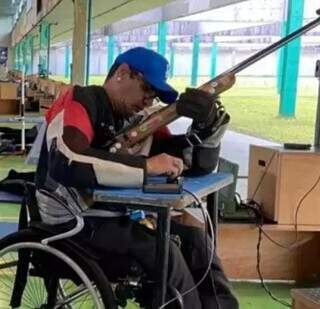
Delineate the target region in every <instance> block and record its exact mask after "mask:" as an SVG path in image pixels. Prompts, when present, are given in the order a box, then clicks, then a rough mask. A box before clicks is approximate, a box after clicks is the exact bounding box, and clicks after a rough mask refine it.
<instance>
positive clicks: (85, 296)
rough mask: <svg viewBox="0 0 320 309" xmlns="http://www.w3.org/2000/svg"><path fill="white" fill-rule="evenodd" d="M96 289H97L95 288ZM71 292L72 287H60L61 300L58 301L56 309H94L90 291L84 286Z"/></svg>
mask: <svg viewBox="0 0 320 309" xmlns="http://www.w3.org/2000/svg"><path fill="white" fill-rule="evenodd" d="M69 283H70V282H69ZM93 286H94V285H93ZM94 288H96V287H95V286H94ZM71 290H72V287H66V286H65V285H64V286H63V287H62V286H60V288H59V293H60V297H61V299H60V300H58V301H57V304H56V306H55V309H61V308H66V309H69V308H72V309H80V308H83V306H84V308H85V309H87V308H88V309H89V308H94V307H93V306H94V304H92V302H91V300H90V295H89V293H88V289H87V288H86V287H85V286H84V285H83V284H82V285H80V286H78V287H76V289H74V290H72V291H71ZM71 303H72V305H71Z"/></svg>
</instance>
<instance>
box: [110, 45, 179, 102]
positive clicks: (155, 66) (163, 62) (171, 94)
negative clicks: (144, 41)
mask: <svg viewBox="0 0 320 309" xmlns="http://www.w3.org/2000/svg"><path fill="white" fill-rule="evenodd" d="M115 63H116V64H122V63H126V64H127V65H128V66H129V67H130V68H132V69H133V70H135V71H137V72H139V73H141V74H142V75H143V78H144V79H145V80H146V81H147V82H148V83H149V84H150V85H151V86H152V87H153V88H154V89H155V90H156V91H157V93H158V96H159V99H160V100H161V101H162V102H164V103H173V102H174V101H175V100H176V99H177V96H178V92H177V91H176V90H175V89H173V88H172V87H171V86H170V85H169V84H167V73H168V68H169V63H168V61H167V59H166V58H165V57H163V56H161V55H160V54H158V53H156V52H154V51H153V50H150V49H147V48H144V47H135V48H132V49H129V50H127V51H125V52H124V53H122V54H120V55H119V56H118V57H117V58H116V60H115Z"/></svg>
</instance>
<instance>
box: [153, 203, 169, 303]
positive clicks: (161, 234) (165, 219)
mask: <svg viewBox="0 0 320 309" xmlns="http://www.w3.org/2000/svg"><path fill="white" fill-rule="evenodd" d="M157 213H158V219H157V248H156V265H155V269H156V271H157V277H156V278H158V279H159V281H158V288H157V289H156V292H155V294H156V295H155V299H154V302H153V306H152V307H153V308H159V307H160V306H161V305H162V304H164V303H165V300H166V292H167V277H168V258H169V239H170V219H171V218H170V208H169V207H168V208H167V207H164V208H163V209H161V211H158V212H157Z"/></svg>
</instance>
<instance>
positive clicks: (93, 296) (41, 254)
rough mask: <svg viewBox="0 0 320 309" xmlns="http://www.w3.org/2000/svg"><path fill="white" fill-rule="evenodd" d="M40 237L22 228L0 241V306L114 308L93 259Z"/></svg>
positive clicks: (111, 295)
mask: <svg viewBox="0 0 320 309" xmlns="http://www.w3.org/2000/svg"><path fill="white" fill-rule="evenodd" d="M43 238H44V237H40V235H39V234H38V233H37V232H36V231H33V230H23V231H19V232H17V233H14V234H11V235H9V236H7V237H5V238H4V239H3V240H0V308H4V309H5V308H6V309H7V308H23V309H24V308H30V309H31V308H32V309H58V308H61V309H80V308H83V309H109V308H110V309H116V308H117V305H116V303H115V300H114V297H113V292H112V289H111V286H110V284H109V281H108V280H107V278H106V277H105V276H104V274H103V272H102V271H101V269H100V267H99V266H98V265H97V263H96V262H95V261H93V260H91V259H89V258H85V257H83V256H81V255H79V254H77V252H76V251H75V249H74V248H71V247H70V246H67V245H66V244H63V242H62V241H61V242H60V243H57V244H56V245H55V246H54V247H52V246H44V245H42V244H41V243H40V241H41V239H43ZM66 252H67V254H66ZM71 258H72V259H71Z"/></svg>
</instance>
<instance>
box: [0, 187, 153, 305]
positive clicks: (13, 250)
mask: <svg viewBox="0 0 320 309" xmlns="http://www.w3.org/2000/svg"><path fill="white" fill-rule="evenodd" d="M23 187H24V191H25V194H24V200H23V202H22V205H21V210H20V216H19V228H18V231H17V232H15V233H13V234H10V235H8V236H6V237H4V238H3V239H1V240H0V308H1V309H9V308H32V309H58V308H61V309H80V308H84V309H89V308H95V309H116V308H119V306H120V307H122V308H125V306H126V305H127V300H128V299H135V301H136V302H137V303H138V304H139V305H140V306H141V308H152V304H151V303H150V298H151V302H152V296H150V295H152V287H154V286H153V284H154V282H151V281H148V280H147V279H144V278H145V275H144V273H143V271H142V269H141V267H139V265H138V264H137V263H134V262H130V263H128V262H127V263H126V267H127V269H126V271H125V273H126V274H127V276H126V277H122V278H116V277H115V278H112V279H110V281H109V280H108V278H107V276H106V274H105V271H104V269H103V266H102V263H99V262H100V258H99V257H98V256H97V254H96V252H93V251H92V250H91V249H89V248H87V247H84V246H82V245H81V243H79V242H77V241H75V240H74V239H72V238H71V237H72V236H74V235H76V234H77V233H78V232H79V231H80V230H81V229H82V227H83V225H84V221H83V218H82V217H77V218H76V225H75V227H73V228H72V229H71V230H69V231H64V232H62V233H58V234H57V231H56V230H55V227H54V226H50V225H45V224H44V223H42V222H41V219H40V214H39V212H38V207H37V203H36V198H35V186H34V184H32V183H23ZM115 260H118V258H117V257H116V258H115ZM107 266H108V267H109V266H110V268H112V267H113V266H112V264H111V265H107ZM121 267H123V266H121ZM150 292H151V293H150ZM141 295H148V298H149V300H147V299H145V298H144V297H143V296H141Z"/></svg>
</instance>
